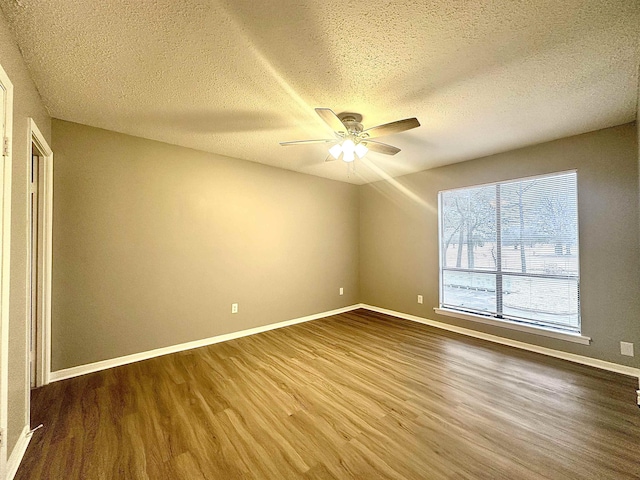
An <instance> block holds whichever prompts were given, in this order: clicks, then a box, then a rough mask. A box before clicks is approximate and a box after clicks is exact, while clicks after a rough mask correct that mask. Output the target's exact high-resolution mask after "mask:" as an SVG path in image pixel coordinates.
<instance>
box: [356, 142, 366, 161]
mask: <svg viewBox="0 0 640 480" xmlns="http://www.w3.org/2000/svg"><path fill="white" fill-rule="evenodd" d="M368 151H369V149H368V148H367V147H366V146H365V145H364V143H359V144H357V145H356V148H355V152H356V155H358V158H362V157H364V156H365V155H366V154H367V152H368Z"/></svg>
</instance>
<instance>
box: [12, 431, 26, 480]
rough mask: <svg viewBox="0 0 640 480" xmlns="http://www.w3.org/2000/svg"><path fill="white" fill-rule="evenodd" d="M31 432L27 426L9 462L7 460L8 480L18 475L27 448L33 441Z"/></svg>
mask: <svg viewBox="0 0 640 480" xmlns="http://www.w3.org/2000/svg"><path fill="white" fill-rule="evenodd" d="M29 432H30V429H29V425H25V426H24V428H23V429H22V433H21V434H20V438H18V442H17V443H16V446H15V447H13V451H12V452H11V455H10V456H9V460H7V480H13V477H15V476H16V473H18V467H19V466H20V462H22V457H24V454H25V452H26V451H27V447H28V446H29V441H30V440H31V435H30V434H29Z"/></svg>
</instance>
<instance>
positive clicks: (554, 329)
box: [434, 169, 591, 344]
mask: <svg viewBox="0 0 640 480" xmlns="http://www.w3.org/2000/svg"><path fill="white" fill-rule="evenodd" d="M570 174H574V175H575V176H576V208H577V211H576V229H577V232H578V235H577V237H576V251H577V255H578V263H577V273H576V274H574V275H554V274H544V273H543V274H540V273H522V272H510V271H503V270H502V268H501V261H500V260H501V258H500V257H501V252H502V247H503V245H502V225H501V211H500V208H499V198H496V205H497V206H498V207H497V208H496V215H495V221H496V246H497V248H496V256H497V258H498V264H497V265H496V269H495V270H482V269H477V268H471V269H469V268H452V267H443V242H442V235H443V232H444V224H443V222H444V215H443V214H442V208H443V194H444V193H449V192H455V191H464V190H469V189H473V188H481V187H489V186H495V187H496V197H499V193H500V190H501V189H500V186H502V185H504V184H510V183H517V182H526V181H529V180H535V179H541V178H552V177H558V176H562V175H570ZM577 184H578V172H577V170H575V169H574V170H565V171H560V172H550V173H544V174H540V175H532V176H526V177H517V178H511V179H505V180H499V181H495V182H488V183H481V184H472V185H466V186H462V187H455V188H450V189H446V190H440V191H438V305H439V307H438V308H434V311H435V312H436V313H439V314H441V315H447V316H453V317H457V318H463V319H465V320H471V321H476V322H479V323H484V324H489V325H495V326H499V327H504V328H510V329H513V330H519V331H525V332H529V333H535V334H538V335H543V336H548V337H553V338H559V339H563V340H569V341H574V342H577V343H582V344H589V343H590V341H591V339H590V338H589V337H586V336H584V335H582V315H581V301H580V234H579V231H580V228H579V225H580V222H579V192H578V188H577ZM459 248H460V247H459ZM445 271H455V272H467V273H477V274H488V275H493V276H495V279H496V310H499V308H498V305H499V304H501V297H502V293H503V292H502V287H501V284H502V279H503V277H505V276H520V277H525V278H549V279H567V278H569V279H575V280H576V283H577V294H578V298H577V303H578V305H577V309H578V311H577V316H578V328H577V330H575V329H571V328H570V327H567V326H563V325H561V324H556V325H553V322H544V321H536V320H535V319H527V318H521V317H517V316H514V315H508V314H507V315H505V314H504V313H502V314H498V313H495V314H494V313H493V312H492V313H488V312H487V313H485V312H482V311H476V310H473V309H468V310H465V309H464V308H463V307H456V306H454V305H448V304H445V303H444V302H443V300H444V291H443V289H444V272H445Z"/></svg>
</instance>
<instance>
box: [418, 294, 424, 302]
mask: <svg viewBox="0 0 640 480" xmlns="http://www.w3.org/2000/svg"><path fill="white" fill-rule="evenodd" d="M418 303H420V304H422V303H423V299H422V295H418Z"/></svg>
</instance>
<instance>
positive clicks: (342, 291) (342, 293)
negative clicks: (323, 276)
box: [340, 287, 344, 295]
mask: <svg viewBox="0 0 640 480" xmlns="http://www.w3.org/2000/svg"><path fill="white" fill-rule="evenodd" d="M340 295H344V288H342V287H340Z"/></svg>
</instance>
